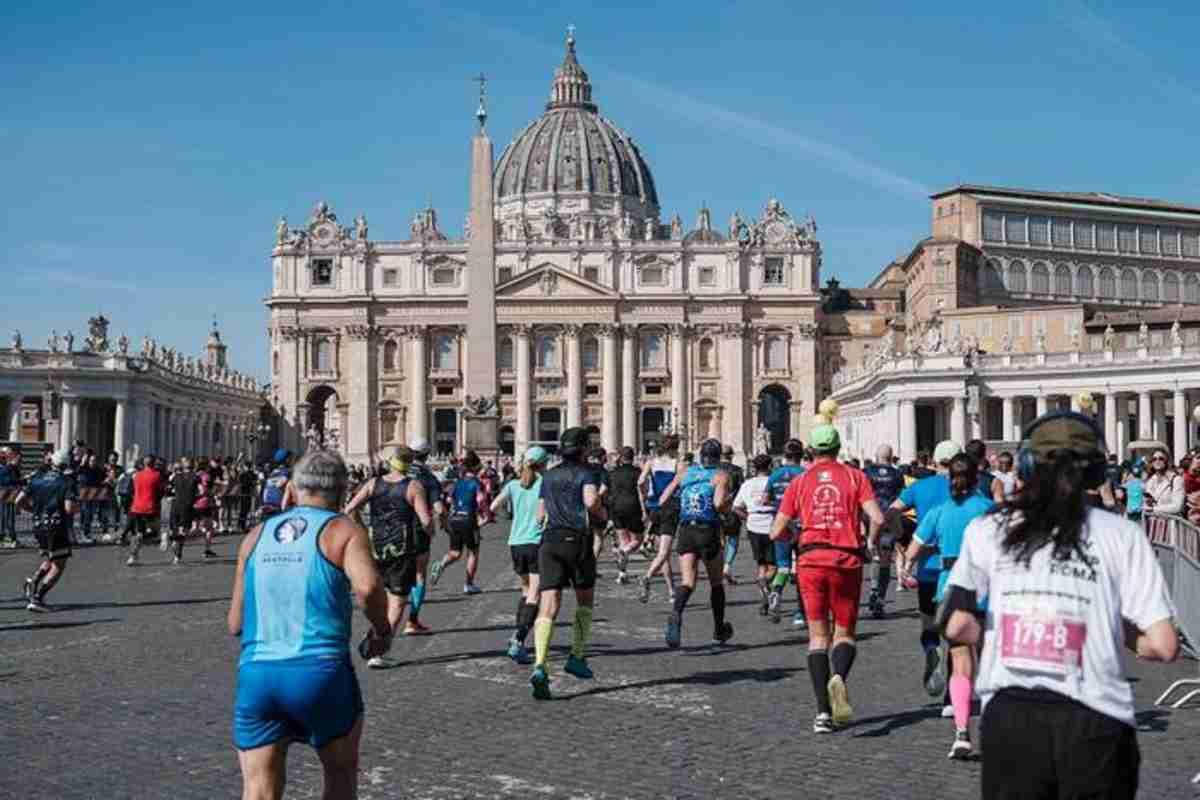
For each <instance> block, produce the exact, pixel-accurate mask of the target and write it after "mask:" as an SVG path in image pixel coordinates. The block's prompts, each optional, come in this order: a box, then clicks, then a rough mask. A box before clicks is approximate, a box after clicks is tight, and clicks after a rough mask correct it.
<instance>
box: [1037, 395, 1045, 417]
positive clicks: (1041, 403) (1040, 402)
mask: <svg viewBox="0 0 1200 800" xmlns="http://www.w3.org/2000/svg"><path fill="white" fill-rule="evenodd" d="M1046 399H1047V398H1046V395H1044V394H1040V393H1039V394H1038V396H1037V401H1036V402H1037V416H1039V417H1040V416H1042V415H1043V414H1045V413H1046V406H1047V403H1046Z"/></svg>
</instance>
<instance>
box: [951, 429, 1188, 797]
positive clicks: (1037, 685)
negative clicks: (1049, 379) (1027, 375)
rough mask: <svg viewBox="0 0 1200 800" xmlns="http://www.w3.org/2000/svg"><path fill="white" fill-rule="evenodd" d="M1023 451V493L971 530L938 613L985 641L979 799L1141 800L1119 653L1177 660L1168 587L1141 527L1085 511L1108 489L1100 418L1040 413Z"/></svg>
mask: <svg viewBox="0 0 1200 800" xmlns="http://www.w3.org/2000/svg"><path fill="white" fill-rule="evenodd" d="M1025 442H1026V445H1025V451H1024V452H1023V453H1022V454H1021V455H1020V456H1018V459H1017V461H1018V463H1019V464H1021V465H1022V469H1021V470H1020V472H1021V474H1020V478H1021V481H1022V482H1023V483H1024V487H1023V488H1022V490H1021V491H1020V492H1019V493H1018V494H1016V495H1014V496H1013V498H1012V499H1011V500H1010V501H1009V502H1008V503H1006V504H1005V505H1003V506H1001V507H1000V508H998V509H997V510H995V511H994V512H993V513H990V514H988V515H986V516H984V517H982V518H979V519H976V520H975V521H974V522H972V523H971V525H970V526H969V527H968V529H967V532H966V536H965V538H964V540H963V548H962V551H961V552H960V553H959V558H958V560H957V562H955V565H954V568H953V569H952V570H951V572H950V578H949V588H948V591H947V597H946V600H945V602H944V603H943V611H942V619H943V623H944V625H945V634H946V637H947V638H948V639H949V640H950V641H952V642H953V643H954V644H956V645H965V646H975V645H977V644H978V643H979V641H980V640H981V639H984V637H983V631H984V630H985V629H986V630H987V631H988V635H987V637H986V639H984V641H983V654H982V657H981V658H980V665H979V666H980V668H979V678H978V681H977V686H978V690H979V695H980V698H981V699H982V702H983V721H982V724H981V726H980V729H981V732H982V737H983V738H982V742H981V743H982V745H983V750H984V752H985V754H986V755H985V757H984V759H983V771H982V776H981V782H982V796H983V798H984V800H1000V798H1015V797H1021V798H1024V797H1075V798H1082V797H1103V798H1133V797H1134V796H1135V795H1136V794H1137V786H1138V768H1139V762H1140V757H1139V754H1138V748H1137V735H1136V729H1137V720H1136V718H1135V716H1134V705H1133V692H1132V689H1131V687H1130V684H1129V680H1128V677H1127V675H1126V674H1125V668H1124V659H1123V657H1122V653H1121V650H1122V643H1123V642H1124V643H1125V644H1126V646H1128V647H1129V649H1131V650H1133V651H1134V652H1136V654H1137V656H1138V657H1139V658H1141V659H1145V660H1153V661H1172V660H1174V659H1175V658H1176V656H1177V655H1178V649H1179V641H1178V636H1177V634H1176V632H1175V625H1174V622H1173V621H1172V619H1171V617H1172V604H1171V600H1170V597H1169V595H1168V590H1167V586H1166V582H1165V581H1164V579H1163V574H1162V570H1161V568H1160V567H1159V565H1158V561H1157V559H1156V558H1155V555H1154V551H1153V549H1152V548H1151V546H1150V543H1149V541H1148V540H1147V538H1146V536H1145V534H1144V533H1143V531H1142V529H1141V528H1140V527H1139V526H1137V525H1135V524H1133V523H1131V522H1128V521H1126V520H1122V519H1121V518H1120V517H1118V516H1117V515H1115V514H1110V513H1107V512H1105V511H1102V510H1100V509H1097V508H1094V507H1089V505H1090V503H1089V500H1088V498H1087V493H1088V490H1089V489H1092V488H1094V487H1096V486H1098V485H1099V484H1100V483H1101V482H1103V481H1104V438H1103V435H1102V434H1101V432H1100V430H1099V429H1098V427H1097V426H1096V423H1095V422H1094V421H1093V420H1091V419H1089V418H1088V417H1085V416H1083V415H1081V414H1075V413H1071V412H1062V411H1059V412H1054V413H1051V414H1047V415H1043V416H1042V417H1039V418H1038V419H1037V420H1035V421H1034V422H1033V423H1032V424H1031V425H1030V426H1029V428H1028V429H1026V431H1025ZM985 595H986V596H987V597H988V598H989V600H988V608H987V610H986V612H984V618H983V619H982V620H980V619H979V618H978V616H977V615H978V614H979V612H978V611H977V609H976V600H977V598H980V597H983V596H985Z"/></svg>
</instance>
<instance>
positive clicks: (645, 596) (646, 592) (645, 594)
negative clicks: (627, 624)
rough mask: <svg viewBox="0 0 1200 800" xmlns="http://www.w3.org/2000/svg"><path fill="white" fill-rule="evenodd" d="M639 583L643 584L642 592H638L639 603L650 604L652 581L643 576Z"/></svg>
mask: <svg viewBox="0 0 1200 800" xmlns="http://www.w3.org/2000/svg"><path fill="white" fill-rule="evenodd" d="M639 583H640V584H641V587H640V591H639V592H638V602H639V603H648V602H650V579H649V578H647V577H646V576H644V575H643V576H642V578H641V580H640V581H639Z"/></svg>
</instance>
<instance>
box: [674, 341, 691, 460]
mask: <svg viewBox="0 0 1200 800" xmlns="http://www.w3.org/2000/svg"><path fill="white" fill-rule="evenodd" d="M687 335H688V329H687V326H686V325H684V324H682V323H680V324H676V325H674V326H673V327H672V329H671V421H672V423H673V424H674V425H675V426H676V429H678V427H679V426H680V425H681V424H685V423H686V422H687V419H688V375H687ZM693 433H694V431H688V436H689V439H690V438H691V435H692V434H693ZM683 446H684V447H686V446H687V445H686V444H684V445H683Z"/></svg>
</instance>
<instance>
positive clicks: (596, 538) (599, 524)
mask: <svg viewBox="0 0 1200 800" xmlns="http://www.w3.org/2000/svg"><path fill="white" fill-rule="evenodd" d="M607 460H608V454H607V453H605V452H604V448H603V447H596V448H593V449H592V451H591V452H590V453H588V466H590V467H591V468H592V469H594V470H595V471H596V480H597V481H598V482H599V484H600V502H601V503H602V504H603V505H604V516H602V517H601V516H595V515H593V516H592V517H591V525H592V553H593V554H594V555H595V557H596V561H597V562H599V561H600V553H601V552H602V551H603V550H604V540H605V539H606V538H607V534H608V530H609V526H610V523H609V515H608V493H609V491H610V486H609V478H608V469H607V467H606V466H605V464H606V463H607ZM618 571H619V570H618Z"/></svg>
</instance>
